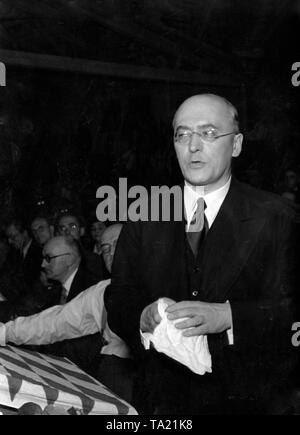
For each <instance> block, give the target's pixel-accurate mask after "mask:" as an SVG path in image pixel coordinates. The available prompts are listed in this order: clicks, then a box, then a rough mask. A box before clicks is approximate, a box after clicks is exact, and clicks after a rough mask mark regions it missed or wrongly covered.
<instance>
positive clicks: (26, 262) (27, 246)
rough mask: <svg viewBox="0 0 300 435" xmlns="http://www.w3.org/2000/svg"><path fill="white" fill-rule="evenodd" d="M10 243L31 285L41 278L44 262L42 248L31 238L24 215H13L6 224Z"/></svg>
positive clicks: (27, 282)
mask: <svg viewBox="0 0 300 435" xmlns="http://www.w3.org/2000/svg"><path fill="white" fill-rule="evenodd" d="M5 232H6V236H7V239H8V243H9V244H10V245H11V246H12V247H13V248H14V250H15V253H16V259H15V261H16V262H20V264H21V266H22V269H23V273H24V279H25V281H26V284H28V286H29V287H32V286H33V284H34V282H35V281H36V280H37V279H38V278H39V274H40V270H41V264H42V250H41V248H40V246H38V245H37V244H36V242H35V241H34V240H33V239H32V238H31V235H30V231H29V229H28V227H27V225H26V223H25V220H24V219H23V218H22V217H19V216H18V217H13V218H12V219H10V220H9V221H8V223H7V225H6V230H5Z"/></svg>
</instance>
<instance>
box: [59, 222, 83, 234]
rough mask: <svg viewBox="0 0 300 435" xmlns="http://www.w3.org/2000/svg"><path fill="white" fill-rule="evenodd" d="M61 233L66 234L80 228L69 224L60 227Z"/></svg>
mask: <svg viewBox="0 0 300 435" xmlns="http://www.w3.org/2000/svg"><path fill="white" fill-rule="evenodd" d="M58 228H59V231H61V232H62V233H65V232H66V231H72V230H78V229H79V227H78V225H77V224H68V225H59V227H58Z"/></svg>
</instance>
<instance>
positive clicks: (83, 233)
mask: <svg viewBox="0 0 300 435" xmlns="http://www.w3.org/2000/svg"><path fill="white" fill-rule="evenodd" d="M84 235H85V228H84V227H80V237H82V236H84Z"/></svg>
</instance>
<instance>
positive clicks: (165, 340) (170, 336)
mask: <svg viewBox="0 0 300 435" xmlns="http://www.w3.org/2000/svg"><path fill="white" fill-rule="evenodd" d="M167 306H168V304H167V303H166V302H165V301H164V299H163V298H161V299H159V300H158V313H159V315H160V317H161V318H162V320H161V322H160V324H159V325H157V327H156V328H155V330H154V331H153V333H152V334H151V333H144V334H143V338H144V346H145V348H146V349H149V347H150V342H152V343H153V345H154V347H155V349H156V350H157V352H162V353H164V354H166V355H167V356H169V357H170V358H173V359H175V360H176V361H178V362H180V363H181V364H184V365H185V366H187V367H188V368H189V369H190V370H192V371H193V372H194V373H196V374H198V375H204V374H205V373H206V372H208V373H211V372H212V361H211V355H210V352H209V348H208V343H207V337H206V335H200V336H197V337H184V336H183V335H182V330H180V329H177V328H176V327H175V323H176V322H178V321H179V320H178V319H177V320H169V319H168V318H167V313H166V311H165V310H166V308H167ZM182 320H183V319H180V321H182Z"/></svg>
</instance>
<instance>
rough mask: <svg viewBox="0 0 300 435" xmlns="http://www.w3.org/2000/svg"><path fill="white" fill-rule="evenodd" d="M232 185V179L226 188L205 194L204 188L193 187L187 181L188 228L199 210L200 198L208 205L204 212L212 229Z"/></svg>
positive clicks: (185, 196)
mask: <svg viewBox="0 0 300 435" xmlns="http://www.w3.org/2000/svg"><path fill="white" fill-rule="evenodd" d="M230 183H231V177H230V178H229V180H228V181H227V183H226V184H224V186H222V187H220V188H219V189H218V190H215V191H214V192H210V193H207V194H205V193H204V187H203V186H192V185H191V184H189V183H187V182H186V181H185V186H184V208H185V216H186V220H187V228H189V226H190V223H191V221H192V219H193V216H194V213H195V211H196V209H197V201H198V199H199V198H203V199H204V201H205V204H206V209H205V211H204V213H205V216H206V220H207V223H208V227H209V228H210V227H211V226H212V224H213V222H214V220H215V218H216V216H217V214H218V212H219V210H220V208H221V205H222V204H223V201H224V199H225V197H226V195H227V193H228V191H229V187H230Z"/></svg>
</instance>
